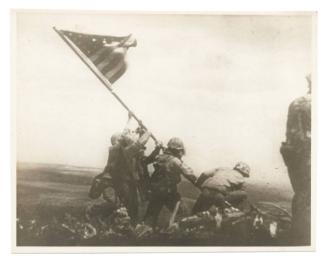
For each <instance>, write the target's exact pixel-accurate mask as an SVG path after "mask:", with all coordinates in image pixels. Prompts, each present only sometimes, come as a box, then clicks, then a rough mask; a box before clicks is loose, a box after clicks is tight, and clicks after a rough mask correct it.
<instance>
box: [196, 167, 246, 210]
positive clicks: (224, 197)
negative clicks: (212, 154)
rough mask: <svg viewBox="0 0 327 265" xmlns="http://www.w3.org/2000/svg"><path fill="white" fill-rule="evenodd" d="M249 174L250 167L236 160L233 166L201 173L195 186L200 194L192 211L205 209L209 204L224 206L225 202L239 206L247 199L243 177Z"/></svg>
mask: <svg viewBox="0 0 327 265" xmlns="http://www.w3.org/2000/svg"><path fill="white" fill-rule="evenodd" d="M249 176H250V167H249V166H248V165H247V164H245V163H243V162H238V163H237V164H236V165H235V167H234V168H224V167H219V168H215V169H213V170H210V171H206V172H204V173H202V174H201V176H200V177H199V179H198V181H197V183H196V184H197V186H198V187H200V189H201V191H202V192H201V194H200V196H199V198H198V199H197V201H196V202H195V204H194V207H193V213H194V214H195V213H198V212H202V211H207V210H208V209H209V208H210V207H211V206H217V207H219V208H225V207H226V206H228V205H226V204H231V205H232V206H233V207H236V208H241V206H242V203H243V202H244V201H245V200H246V199H247V193H246V191H244V189H243V188H244V183H245V178H248V177H249Z"/></svg>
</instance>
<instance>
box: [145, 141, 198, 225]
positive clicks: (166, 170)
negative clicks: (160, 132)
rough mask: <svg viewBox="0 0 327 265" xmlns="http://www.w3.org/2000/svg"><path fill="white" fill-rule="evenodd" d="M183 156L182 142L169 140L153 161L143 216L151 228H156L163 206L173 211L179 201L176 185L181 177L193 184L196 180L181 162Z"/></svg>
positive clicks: (189, 169)
mask: <svg viewBox="0 0 327 265" xmlns="http://www.w3.org/2000/svg"><path fill="white" fill-rule="evenodd" d="M184 154H185V148H184V144H183V142H182V140H180V139H179V138H171V139H170V140H169V142H168V144H167V149H166V150H164V152H163V154H160V155H158V156H157V157H156V159H155V161H154V164H153V165H154V172H153V174H152V176H151V178H150V186H151V193H150V196H149V205H148V208H147V210H146V213H145V216H144V221H145V223H147V224H149V225H151V226H152V227H156V225H157V221H158V217H159V214H160V211H161V209H162V207H163V206H166V207H167V208H168V209H169V210H170V211H174V209H175V207H176V205H177V203H178V202H179V201H180V199H181V196H180V194H179V192H178V189H177V184H178V183H180V182H181V176H184V177H185V178H186V179H188V180H189V181H190V182H191V183H193V184H195V183H196V180H197V178H196V177H195V175H194V173H193V170H192V169H191V168H190V167H188V166H187V165H186V164H185V163H184V162H183V161H182V157H183V156H184Z"/></svg>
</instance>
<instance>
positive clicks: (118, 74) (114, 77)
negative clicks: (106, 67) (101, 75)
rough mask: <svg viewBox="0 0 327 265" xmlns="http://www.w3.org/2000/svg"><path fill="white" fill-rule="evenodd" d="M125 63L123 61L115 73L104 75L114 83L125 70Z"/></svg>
mask: <svg viewBox="0 0 327 265" xmlns="http://www.w3.org/2000/svg"><path fill="white" fill-rule="evenodd" d="M126 69H127V64H126V63H124V64H123V66H122V67H121V68H120V69H119V71H117V72H116V73H115V74H112V73H110V74H112V75H110V76H109V74H107V75H105V76H106V77H107V78H108V79H109V80H111V82H112V83H114V82H115V81H116V80H118V79H119V78H120V77H121V76H122V75H123V74H124V73H125V71H126Z"/></svg>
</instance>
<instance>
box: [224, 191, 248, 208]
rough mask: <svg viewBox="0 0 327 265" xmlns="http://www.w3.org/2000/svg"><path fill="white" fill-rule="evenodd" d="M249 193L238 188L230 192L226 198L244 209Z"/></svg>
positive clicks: (235, 205)
mask: <svg viewBox="0 0 327 265" xmlns="http://www.w3.org/2000/svg"><path fill="white" fill-rule="evenodd" d="M247 197H248V195H247V192H246V191H244V190H236V191H232V192H229V193H228V194H227V195H226V197H225V200H226V201H227V202H229V203H230V204H231V205H233V206H234V207H236V208H239V209H240V210H242V209H243V203H244V202H245V201H246V199H247Z"/></svg>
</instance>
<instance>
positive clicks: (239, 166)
mask: <svg viewBox="0 0 327 265" xmlns="http://www.w3.org/2000/svg"><path fill="white" fill-rule="evenodd" d="M234 169H235V170H237V171H239V172H240V173H241V174H242V175H243V176H244V177H246V178H249V177H250V167H249V165H248V164H246V163H244V162H237V163H236V165H235V166H234Z"/></svg>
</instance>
